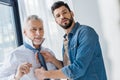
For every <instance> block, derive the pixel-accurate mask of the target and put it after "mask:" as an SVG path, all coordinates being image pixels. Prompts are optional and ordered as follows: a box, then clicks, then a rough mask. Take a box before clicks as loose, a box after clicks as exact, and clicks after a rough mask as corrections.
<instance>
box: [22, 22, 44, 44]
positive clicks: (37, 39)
mask: <svg viewBox="0 0 120 80" xmlns="http://www.w3.org/2000/svg"><path fill="white" fill-rule="evenodd" d="M24 34H25V36H26V37H28V38H29V39H30V40H32V42H33V45H34V46H39V45H40V44H41V40H42V38H43V36H44V29H43V23H42V21H39V20H29V21H28V23H27V27H26V28H25V29H24Z"/></svg>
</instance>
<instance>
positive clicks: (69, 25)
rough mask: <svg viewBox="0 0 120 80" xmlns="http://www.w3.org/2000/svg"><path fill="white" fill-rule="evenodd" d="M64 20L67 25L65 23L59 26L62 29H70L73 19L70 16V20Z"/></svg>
mask: <svg viewBox="0 0 120 80" xmlns="http://www.w3.org/2000/svg"><path fill="white" fill-rule="evenodd" d="M64 19H66V20H68V23H65V24H64V25H62V24H59V25H60V26H61V27H62V28H64V29H68V28H70V27H71V25H72V23H73V17H72V16H71V18H70V19H68V18H64Z"/></svg>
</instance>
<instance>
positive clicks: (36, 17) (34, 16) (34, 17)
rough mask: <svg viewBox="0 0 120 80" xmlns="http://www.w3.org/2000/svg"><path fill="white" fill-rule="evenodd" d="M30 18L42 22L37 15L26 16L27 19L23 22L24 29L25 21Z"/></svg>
mask: <svg viewBox="0 0 120 80" xmlns="http://www.w3.org/2000/svg"><path fill="white" fill-rule="evenodd" d="M30 20H38V21H40V22H42V23H43V20H42V19H41V18H39V17H38V16H37V15H30V16H29V17H27V19H26V20H25V21H24V24H23V29H25V28H26V27H27V26H28V25H27V23H28V22H29V21H30Z"/></svg>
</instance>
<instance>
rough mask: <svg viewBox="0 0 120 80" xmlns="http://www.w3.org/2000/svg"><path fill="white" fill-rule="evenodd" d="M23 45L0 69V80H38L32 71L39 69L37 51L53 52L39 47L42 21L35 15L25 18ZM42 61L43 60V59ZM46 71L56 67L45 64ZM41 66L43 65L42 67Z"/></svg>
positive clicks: (41, 40) (11, 54)
mask: <svg viewBox="0 0 120 80" xmlns="http://www.w3.org/2000/svg"><path fill="white" fill-rule="evenodd" d="M23 32H24V37H25V41H24V44H23V45H22V46H20V47H18V48H16V49H15V50H13V51H12V52H10V54H9V56H8V57H7V59H6V60H5V63H4V64H3V66H2V68H0V80H38V79H37V78H36V77H35V76H34V69H36V68H39V67H41V65H42V64H41V63H42V61H39V62H40V63H39V62H38V61H37V60H36V57H38V55H37V53H38V52H39V50H41V51H48V52H49V53H51V54H52V55H54V54H53V52H52V51H51V50H50V49H48V48H44V47H42V46H41V44H42V42H43V40H44V38H43V36H44V28H43V21H42V20H41V19H40V18H38V16H36V15H31V16H29V17H28V18H27V20H26V22H25V25H24V30H23ZM43 59H44V58H43ZM45 65H47V68H48V70H54V69H56V67H55V66H54V65H53V64H52V63H49V62H47V63H45ZM42 66H43V65H42Z"/></svg>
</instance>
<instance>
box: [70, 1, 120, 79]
mask: <svg viewBox="0 0 120 80" xmlns="http://www.w3.org/2000/svg"><path fill="white" fill-rule="evenodd" d="M72 2H73V8H74V12H75V19H76V21H79V22H80V23H81V24H86V25H90V26H92V27H93V28H94V29H95V30H96V32H97V33H98V35H99V37H100V43H101V47H102V52H103V57H104V62H105V67H106V71H107V77H108V80H120V76H119V74H120V62H119V56H120V49H119V48H120V24H119V18H120V15H119V7H120V5H119V4H118V0H74V1H72ZM118 5H119V6H118Z"/></svg>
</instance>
